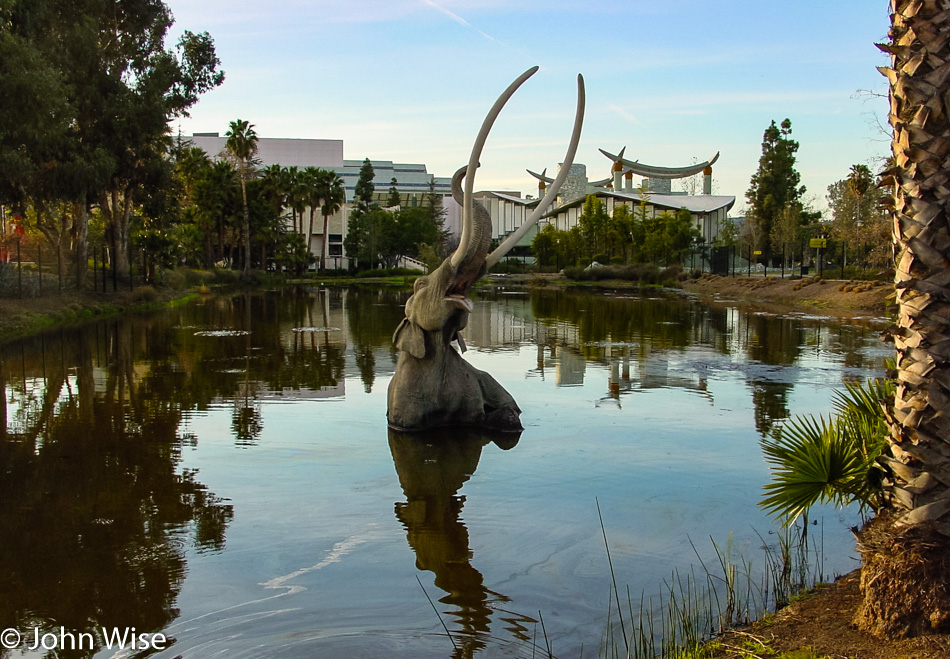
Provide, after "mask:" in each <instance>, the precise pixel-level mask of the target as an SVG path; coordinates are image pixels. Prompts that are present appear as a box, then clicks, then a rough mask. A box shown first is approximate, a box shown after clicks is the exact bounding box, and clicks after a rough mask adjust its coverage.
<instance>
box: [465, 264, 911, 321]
mask: <svg viewBox="0 0 950 659" xmlns="http://www.w3.org/2000/svg"><path fill="white" fill-rule="evenodd" d="M481 284H482V286H483V287H486V288H489V289H492V288H506V287H509V286H512V287H515V286H539V287H544V286H566V287H577V288H584V289H592V290H600V291H604V292H605V293H609V292H611V291H618V292H621V291H624V292H628V291H630V289H631V288H633V289H636V288H638V284H637V283H636V282H629V281H620V280H603V281H598V282H575V281H572V280H570V279H566V278H565V277H563V276H561V275H556V274H541V275H539V274H527V275H490V276H489V277H488V278H487V279H483V280H482V282H481ZM676 286H677V287H679V288H680V289H681V290H682V291H684V292H686V293H689V294H694V295H698V296H699V297H700V298H701V299H703V301H704V302H711V303H714V304H715V303H729V304H733V305H735V304H737V303H738V304H741V305H743V306H754V307H756V308H758V309H761V310H763V311H772V312H775V313H782V312H786V313H787V312H788V311H807V312H811V313H814V314H816V315H821V316H834V317H854V316H877V317H882V316H885V315H887V314H888V305H889V304H891V303H893V300H892V299H891V300H889V299H888V298H889V297H891V298H892V297H893V294H894V285H893V284H892V283H890V282H870V281H852V280H837V279H819V278H817V277H805V278H804V279H802V278H795V279H792V278H791V276H788V277H785V278H782V277H779V276H775V275H770V276H769V277H761V276H759V277H721V276H718V275H709V274H705V275H703V276H702V277H700V278H698V279H691V278H690V279H684V280H683V281H680V282H677V284H676Z"/></svg>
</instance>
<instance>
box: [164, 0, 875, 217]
mask: <svg viewBox="0 0 950 659" xmlns="http://www.w3.org/2000/svg"><path fill="white" fill-rule="evenodd" d="M166 4H167V5H168V6H169V8H170V9H171V11H172V14H173V15H174V17H175V24H174V25H173V27H172V30H171V31H170V33H169V35H168V36H169V45H171V44H173V43H174V42H175V41H177V39H178V37H179V36H180V34H181V31H182V30H191V31H192V32H208V33H210V35H211V36H212V38H213V39H214V42H215V46H216V49H217V53H218V57H219V58H220V59H221V65H222V69H223V70H224V71H225V81H224V84H223V85H221V86H220V87H218V88H216V89H214V90H213V91H211V92H208V93H207V94H205V95H204V96H202V97H201V99H200V100H199V101H198V103H197V104H196V105H195V106H194V107H193V108H192V109H191V111H190V116H189V117H186V118H182V119H180V120H176V122H175V124H174V125H173V129H174V130H175V131H176V132H177V131H178V130H180V131H181V133H182V134H183V135H190V134H192V133H194V132H214V131H217V132H219V133H221V134H222V135H223V134H224V132H225V131H227V129H228V124H229V122H230V121H232V120H234V119H238V118H240V119H245V120H247V121H250V122H251V123H252V124H253V125H254V127H255V130H256V131H257V134H258V135H259V136H260V137H285V138H287V137H290V138H319V139H340V140H343V148H344V158H346V159H351V160H362V159H363V158H366V157H369V158H370V159H376V160H392V161H395V162H400V163H423V164H425V165H426V167H427V168H428V171H429V172H430V173H432V174H435V175H436V176H451V175H452V173H453V172H454V171H455V170H456V169H457V168H458V167H460V166H461V165H463V164H465V163H466V162H467V161H468V159H469V154H470V152H471V148H472V143H473V141H474V140H475V136H476V134H477V133H478V129H479V127H480V126H481V123H482V120H483V119H484V117H485V114H486V113H487V112H488V109H489V108H490V107H491V105H492V103H494V101H495V99H496V98H497V96H498V95H499V94H500V93H501V92H502V90H504V89H505V87H507V86H508V84H509V83H510V82H511V81H512V80H514V79H515V78H516V77H517V76H518V75H519V74H521V73H522V72H523V71H525V70H526V69H528V68H530V67H531V66H534V65H538V66H539V67H540V70H539V71H538V73H536V74H535V75H534V76H533V77H532V78H531V79H529V80H528V81H527V82H526V83H525V84H524V85H523V86H522V87H521V89H520V90H519V91H518V92H517V93H516V94H515V95H514V97H513V98H512V99H511V100H510V101H509V102H508V104H507V105H506V106H505V109H504V110H503V112H502V113H501V115H500V116H499V118H498V120H497V121H496V123H495V126H494V128H493V129H492V132H491V134H490V136H489V138H488V142H487V144H486V146H485V150H484V152H483V155H482V157H481V167H480V168H479V172H478V176H477V178H476V181H475V188H476V189H477V190H485V189H492V190H514V191H520V192H521V193H522V194H537V181H536V180H535V179H533V178H532V177H531V176H530V175H529V174H528V173H527V172H526V171H525V170H526V169H531V170H532V171H536V172H540V171H541V170H543V169H545V168H547V171H548V174H549V175H552V176H553V175H554V174H555V173H556V172H557V166H558V163H560V162H561V161H562V160H563V158H564V154H565V151H566V150H567V144H568V140H569V138H570V133H571V128H572V126H573V121H574V110H575V103H576V93H577V82H576V79H577V74H582V75H583V76H584V80H585V84H586V91H587V111H586V116H585V120H584V129H583V133H582V135H581V142H580V147H579V148H578V152H577V156H576V158H575V163H582V164H584V165H586V166H587V175H588V178H589V179H590V180H596V179H601V178H606V177H608V176H609V175H610V165H611V163H610V161H609V160H608V159H607V158H606V157H605V156H603V155H602V154H601V153H600V152H599V151H598V149H600V148H602V149H605V150H607V151H610V152H612V153H616V152H617V151H618V150H619V149H621V148H622V147H624V146H625V147H626V153H625V156H626V157H627V158H629V159H631V160H639V161H640V162H643V163H646V164H650V165H661V166H667V167H679V166H684V165H689V164H691V163H693V162H702V161H705V160H707V159H709V158H711V157H712V156H713V155H714V154H715V153H716V152H717V151H718V152H719V153H720V156H719V160H718V162H717V163H716V165H715V166H714V169H713V178H714V181H715V183H714V193H715V194H722V195H733V196H735V197H736V206H735V208H734V210H733V214H739V213H740V212H741V210H742V209H743V207H744V206H745V193H746V190H747V189H748V187H749V179H750V178H751V176H752V175H753V174H754V173H755V171H756V169H757V167H758V160H759V156H760V155H761V150H762V146H761V145H762V135H763V132H764V131H765V129H766V128H767V127H768V126H769V123H770V122H771V121H772V120H775V121H776V123H780V122H781V121H782V120H783V119H785V118H788V119H790V120H791V122H792V138H793V139H795V140H797V141H798V142H799V144H800V148H799V151H798V154H797V168H798V171H799V172H800V173H801V176H802V183H803V184H804V185H805V186H806V188H807V191H806V194H805V198H806V200H808V201H809V202H810V203H811V205H812V206H814V207H816V208H826V207H827V200H826V195H827V187H828V185H830V184H831V183H834V182H835V181H837V180H840V179H842V178H845V177H846V176H847V175H848V172H849V170H850V167H851V165H854V164H861V163H863V164H868V165H869V166H871V167H872V170H875V171H876V170H877V169H879V168H880V162H881V159H882V158H883V157H884V156H886V155H887V153H888V151H889V148H890V146H889V141H888V137H887V135H886V133H885V130H884V127H885V126H886V115H887V100H886V94H887V84H886V80H885V78H884V77H883V76H882V75H881V74H880V73H879V72H878V71H877V69H876V67H878V66H886V65H887V63H888V60H887V58H886V57H885V56H884V55H883V54H882V53H881V52H880V51H879V50H878V49H877V48H876V47H875V46H874V44H875V43H878V42H882V41H884V40H885V39H886V36H887V29H888V13H887V5H888V3H887V2H886V0H834V1H833V2H830V1H829V0H797V1H796V2H790V3H780V2H772V1H769V0H611V1H609V2H608V1H606V0H583V1H581V0H548V1H547V2H535V1H534V0H335V1H333V2H329V1H327V0H269V1H266V2H263V1H261V0H166ZM379 183H380V182H377V184H379ZM383 184H388V181H387V182H384V183H383ZM673 185H674V189H677V187H678V183H677V182H676V181H674V183H673Z"/></svg>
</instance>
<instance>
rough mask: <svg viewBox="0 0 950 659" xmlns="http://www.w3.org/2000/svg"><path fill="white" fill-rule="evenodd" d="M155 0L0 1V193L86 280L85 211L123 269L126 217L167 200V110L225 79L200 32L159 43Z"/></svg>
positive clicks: (156, 211) (170, 199) (162, 31)
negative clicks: (69, 257)
mask: <svg viewBox="0 0 950 659" xmlns="http://www.w3.org/2000/svg"><path fill="white" fill-rule="evenodd" d="M171 25H172V16H171V12H170V11H169V9H168V7H167V6H166V5H165V4H164V3H163V2H161V0H125V1H123V2H118V1H117V0H47V1H45V2H35V1H31V0H13V1H12V2H7V3H3V6H2V8H0V26H2V29H0V88H2V89H3V90H4V93H3V94H0V204H2V205H3V206H4V207H6V208H8V209H9V210H10V211H11V212H12V214H13V215H14V216H18V217H19V218H21V224H25V225H26V227H27V228H29V229H32V230H34V231H36V232H38V233H40V234H42V235H43V236H44V237H45V239H46V241H48V242H49V244H50V245H51V246H52V247H53V249H54V251H55V253H56V259H57V262H58V265H59V267H60V270H61V271H62V269H63V267H64V265H65V261H66V259H67V255H68V254H72V256H73V263H74V264H75V275H76V281H77V283H78V285H79V286H82V285H83V284H84V280H85V276H86V269H87V264H88V255H89V244H90V231H91V226H92V225H93V223H92V222H91V220H90V216H91V214H92V213H95V214H96V215H97V222H98V224H99V225H100V226H99V227H97V230H98V231H101V236H98V237H99V239H101V240H102V241H104V242H105V244H107V245H108V246H109V248H110V258H111V259H112V260H113V264H114V267H115V268H116V270H117V272H118V273H119V274H120V275H121V276H127V275H128V271H129V258H128V254H129V239H130V229H131V226H132V223H133V217H136V216H140V217H148V218H152V219H155V220H157V221H159V222H161V221H163V220H166V219H167V218H168V216H169V215H170V214H171V213H173V212H174V206H175V203H174V202H175V199H174V195H173V194H171V191H172V190H173V187H174V186H173V170H174V167H173V164H172V162H171V161H170V159H169V158H168V157H167V155H168V153H169V149H170V146H171V140H170V137H169V135H168V122H169V121H170V120H172V119H174V118H176V117H181V116H185V115H187V112H188V109H189V108H190V107H191V106H192V105H194V103H195V102H197V100H198V97H199V96H200V95H201V94H202V93H204V92H206V91H208V90H210V89H213V88H214V87H216V86H218V85H220V84H221V83H222V82H223V80H224V73H223V72H222V71H220V70H219V66H220V61H219V60H218V57H217V55H216V54H215V49H214V42H213V40H212V39H211V37H210V36H209V35H208V34H207V33H199V34H196V33H193V32H190V31H187V30H186V31H184V33H183V34H182V36H181V38H180V40H179V41H178V42H177V44H175V46H174V47H172V48H168V47H166V45H165V37H166V34H167V32H168V29H169V27H170V26H171Z"/></svg>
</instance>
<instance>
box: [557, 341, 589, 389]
mask: <svg viewBox="0 0 950 659" xmlns="http://www.w3.org/2000/svg"><path fill="white" fill-rule="evenodd" d="M556 354H557V356H556V358H555V359H556V364H555V371H554V372H555V375H554V382H555V384H557V386H559V387H568V386H571V385H578V384H584V373H585V371H586V369H587V360H586V359H584V357H583V356H582V355H579V354H577V353H576V352H574V351H573V350H571V349H570V348H567V347H565V346H558V347H557V353H556Z"/></svg>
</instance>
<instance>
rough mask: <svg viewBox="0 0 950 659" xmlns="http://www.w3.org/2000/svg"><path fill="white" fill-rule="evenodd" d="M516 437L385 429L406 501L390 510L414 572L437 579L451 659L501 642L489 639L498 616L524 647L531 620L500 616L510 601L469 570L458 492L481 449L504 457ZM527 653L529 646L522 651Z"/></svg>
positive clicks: (459, 430)
mask: <svg viewBox="0 0 950 659" xmlns="http://www.w3.org/2000/svg"><path fill="white" fill-rule="evenodd" d="M519 437H520V433H497V432H496V433H490V432H486V431H484V430H480V429H477V428H458V427H453V428H436V429H432V430H428V431H426V432H422V433H412V434H407V433H401V432H399V431H396V430H392V429H390V430H389V448H390V450H391V451H392V455H393V462H395V464H396V473H397V474H398V476H399V484H400V485H401V486H402V490H403V492H404V493H405V495H406V501H405V502H397V503H396V517H397V518H398V519H399V521H400V522H402V524H403V526H405V527H406V537H407V539H408V540H409V546H410V547H412V550H413V551H414V552H415V554H416V567H417V568H418V569H420V570H426V571H429V572H432V573H433V574H435V582H434V583H435V585H436V586H437V587H438V588H440V589H441V590H443V591H444V592H445V593H446V595H445V596H444V597H442V598H440V599H439V602H441V603H442V604H445V605H447V606H451V607H453V610H451V611H449V613H450V615H451V616H452V617H453V618H454V619H455V622H456V623H457V625H458V627H460V629H451V627H452V625H449V627H450V633H451V634H452V637H453V645H454V647H455V652H454V653H453V657H470V656H472V654H473V653H475V652H477V651H478V650H481V649H482V648H484V647H485V646H486V642H487V641H488V640H489V639H491V640H492V642H504V641H502V640H501V639H497V638H492V637H491V636H490V634H489V631H490V629H489V628H490V625H491V619H492V613H493V612H496V611H500V612H501V614H502V615H501V616H500V619H501V620H502V621H504V623H505V629H506V630H507V631H508V632H509V633H510V634H511V635H512V636H513V637H514V639H517V642H518V643H519V644H521V643H530V641H531V637H532V631H531V630H530V629H529V627H528V625H532V626H533V625H534V624H535V623H536V622H537V621H536V620H535V619H534V618H531V617H528V616H524V615H521V614H517V613H512V612H510V611H506V610H505V609H504V607H505V606H506V605H507V603H508V602H510V600H509V599H508V598H507V597H505V596H504V595H502V594H501V593H497V592H495V591H493V590H490V589H489V588H487V587H486V586H485V583H484V578H483V577H482V573H481V572H479V571H478V570H477V569H476V568H475V567H474V566H473V565H472V563H471V561H472V551H471V549H470V548H469V538H468V529H467V528H466V527H465V524H464V523H463V522H462V520H461V513H462V507H463V506H464V505H465V496H464V495H460V494H459V493H458V491H459V489H460V488H461V487H462V485H463V484H464V483H465V482H466V481H467V480H468V479H469V477H471V475H472V474H473V473H475V468H476V467H478V460H479V458H480V457H481V455H482V448H483V447H485V446H486V445H487V444H490V443H494V444H495V445H496V446H498V447H499V448H501V449H502V450H508V449H510V448H512V447H514V446H515V445H516V444H517V443H518V439H519ZM525 647H528V646H527V645H525Z"/></svg>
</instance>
